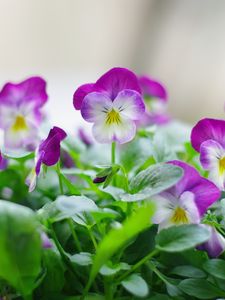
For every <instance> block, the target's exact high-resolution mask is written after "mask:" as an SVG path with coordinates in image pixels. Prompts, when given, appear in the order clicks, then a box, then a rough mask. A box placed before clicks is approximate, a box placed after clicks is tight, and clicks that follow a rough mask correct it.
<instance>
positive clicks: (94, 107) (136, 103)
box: [73, 68, 145, 144]
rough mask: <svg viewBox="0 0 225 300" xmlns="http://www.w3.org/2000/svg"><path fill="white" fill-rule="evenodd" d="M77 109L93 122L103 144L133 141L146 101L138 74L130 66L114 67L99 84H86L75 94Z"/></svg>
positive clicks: (87, 119)
mask: <svg viewBox="0 0 225 300" xmlns="http://www.w3.org/2000/svg"><path fill="white" fill-rule="evenodd" d="M73 103H74V107H75V109H79V110H81V115H82V117H83V118H84V119H85V120H86V121H87V122H90V123H93V127H92V132H93V135H94V137H95V139H96V140H97V141H98V142H100V143H111V142H113V141H115V142H118V143H120V144H123V143H126V142H129V141H130V140H132V139H133V138H134V136H135V133H136V123H135V122H136V121H138V120H140V119H141V118H142V117H143V114H144V112H145V104H144V101H143V99H142V96H141V90H140V87H139V84H138V79H137V77H136V75H135V74H134V73H133V72H131V71H130V70H128V69H124V68H114V69H111V70H110V71H108V72H107V73H106V74H104V75H103V76H102V77H100V78H99V79H98V80H97V82H96V83H95V84H85V85H82V86H81V87H79V88H78V89H77V90H76V92H75V93H74V98H73Z"/></svg>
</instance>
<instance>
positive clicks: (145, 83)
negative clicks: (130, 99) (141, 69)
mask: <svg viewBox="0 0 225 300" xmlns="http://www.w3.org/2000/svg"><path fill="white" fill-rule="evenodd" d="M139 85H140V87H141V91H142V95H143V97H144V99H145V104H146V112H145V114H144V115H143V118H142V119H141V120H140V121H139V122H138V123H139V124H140V125H151V124H158V125H161V124H165V123H168V122H169V121H170V117H169V116H168V115H167V113H166V109H167V100H168V95H167V91H166V89H165V87H164V86H163V85H162V84H161V83H160V82H158V81H156V80H154V79H151V78H150V77H148V76H141V77H139Z"/></svg>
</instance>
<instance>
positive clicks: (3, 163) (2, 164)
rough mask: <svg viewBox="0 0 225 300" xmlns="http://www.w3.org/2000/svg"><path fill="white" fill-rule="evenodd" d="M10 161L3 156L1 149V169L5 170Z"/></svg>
mask: <svg viewBox="0 0 225 300" xmlns="http://www.w3.org/2000/svg"><path fill="white" fill-rule="evenodd" d="M7 165H8V162H7V160H6V159H5V158H4V157H3V156H2V154H1V151H0V171H2V170H5V169H6V168H7Z"/></svg>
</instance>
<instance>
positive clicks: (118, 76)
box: [95, 68, 141, 100]
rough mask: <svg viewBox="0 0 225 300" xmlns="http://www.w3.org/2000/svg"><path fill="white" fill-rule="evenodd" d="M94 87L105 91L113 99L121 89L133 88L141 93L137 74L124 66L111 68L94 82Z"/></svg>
mask: <svg viewBox="0 0 225 300" xmlns="http://www.w3.org/2000/svg"><path fill="white" fill-rule="evenodd" d="M95 86H96V88H97V89H99V90H103V91H106V92H107V94H108V95H109V97H110V99H112V100H114V99H115V98H116V97H117V95H118V93H119V92H121V91H122V90H125V89H129V90H134V91H136V92H138V93H140V94H141V89H140V86H139V83H138V79H137V76H136V75H135V74H134V73H133V72H132V71H130V70H128V69H125V68H113V69H111V70H109V71H108V72H106V73H105V74H104V75H102V76H101V77H100V78H99V79H98V80H97V82H96V85H95Z"/></svg>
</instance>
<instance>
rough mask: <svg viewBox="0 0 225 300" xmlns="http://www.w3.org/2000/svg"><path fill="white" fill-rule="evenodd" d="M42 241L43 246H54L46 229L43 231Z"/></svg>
mask: <svg viewBox="0 0 225 300" xmlns="http://www.w3.org/2000/svg"><path fill="white" fill-rule="evenodd" d="M41 241H42V247H43V248H45V249H48V248H52V247H53V245H52V242H51V241H50V239H49V237H48V236H47V234H46V233H45V232H44V231H42V232H41Z"/></svg>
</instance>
